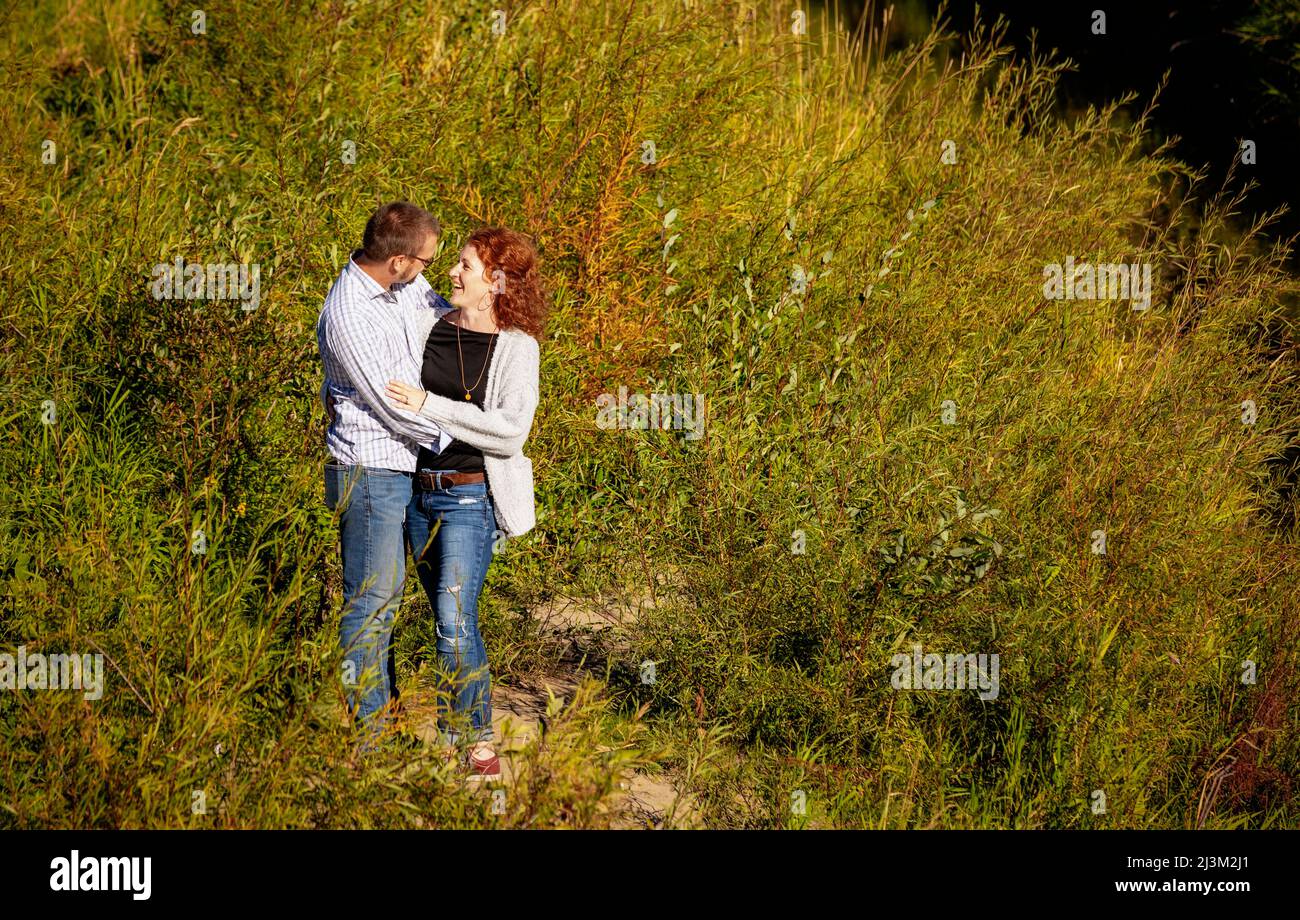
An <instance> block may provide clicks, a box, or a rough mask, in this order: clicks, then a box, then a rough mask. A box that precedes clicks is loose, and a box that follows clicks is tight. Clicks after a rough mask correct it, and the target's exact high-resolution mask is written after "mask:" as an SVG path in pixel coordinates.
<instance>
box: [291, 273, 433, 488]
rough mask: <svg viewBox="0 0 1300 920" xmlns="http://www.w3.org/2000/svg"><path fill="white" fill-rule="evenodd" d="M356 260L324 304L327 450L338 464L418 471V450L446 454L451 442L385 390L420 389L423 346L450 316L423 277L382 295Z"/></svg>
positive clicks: (320, 324)
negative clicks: (393, 386)
mask: <svg viewBox="0 0 1300 920" xmlns="http://www.w3.org/2000/svg"><path fill="white" fill-rule="evenodd" d="M359 252H360V250H357V251H356V252H353V253H352V256H351V257H349V258H348V264H347V266H346V267H344V269H343V271H342V272H340V273H339V276H338V278H337V279H336V280H335V282H334V286H333V287H332V288H330V292H329V294H328V295H327V296H326V297H325V305H324V306H323V307H322V308H321V311H320V319H319V320H317V322H316V344H317V345H318V346H319V347H320V354H321V361H322V362H323V363H324V365H325V382H324V384H323V385H322V386H321V391H320V398H321V403H322V405H324V406H325V407H326V411H327V412H328V409H329V399H330V397H331V396H333V399H334V421H333V422H332V423H331V424H330V427H329V430H328V431H327V432H326V434H325V446H326V447H327V448H329V451H330V453H331V454H333V455H334V457H335V458H336V459H337V460H338V461H339V462H340V463H359V464H361V465H362V466H367V467H377V468H381V469H389V470H404V471H407V472H410V471H414V470H415V462H416V458H417V457H419V455H420V450H419V448H420V446H421V445H423V446H424V447H427V448H429V449H430V450H432V451H433V452H434V453H441V452H442V451H443V450H444V449H445V448H446V447H447V445H448V444H450V443H451V441H452V437H451V435H449V434H447V433H446V432H445V431H443V430H442V429H441V428H439V427H438V425H437V424H436V423H435V422H433V421H432V420H430V419H429V418H428V417H426V416H423V415H421V414H419V413H418V412H410V411H407V410H406V409H399V408H397V407H396V406H395V405H394V404H393V403H392V401H391V400H389V398H388V396H387V395H385V392H384V387H385V385H386V384H387V383H388V381H389V380H401V381H403V382H405V383H409V384H411V385H412V386H416V387H421V388H422V386H423V385H422V384H421V383H420V366H421V364H422V363H423V361H424V343H425V340H426V339H427V338H428V337H429V330H430V329H432V328H433V324H434V322H435V321H436V320H437V318H438V316H439V315H440V314H441V313H442V312H445V311H446V310H450V309H452V307H451V304H449V303H447V301H446V300H444V299H443V298H442V297H441V296H440V295H438V294H437V293H436V292H435V291H434V290H433V287H432V286H431V285H430V284H429V282H428V281H426V280H425V278H424V275H416V276H415V279H414V280H412V281H408V282H406V283H405V284H394V285H393V286H392V290H391V291H385V290H384V289H383V288H382V287H381V286H380V284H379V282H378V281H376V280H375V279H374V278H371V277H370V276H369V275H367V274H366V273H365V272H364V271H362V270H361V267H360V266H359V265H357V263H356V262H355V261H354V259H353V257H355V256H356V255H357V254H358V253H359Z"/></svg>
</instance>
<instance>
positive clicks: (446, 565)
mask: <svg viewBox="0 0 1300 920" xmlns="http://www.w3.org/2000/svg"><path fill="white" fill-rule="evenodd" d="M496 536H497V524H496V516H495V514H494V511H493V507H492V496H491V495H490V494H489V493H488V489H487V483H485V482H474V483H466V484H465V485H458V486H446V487H444V488H441V489H436V490H432V491H422V490H419V489H417V490H416V491H415V493H414V494H413V495H412V496H411V503H410V505H409V506H408V507H407V509H406V538H407V540H408V541H409V544H410V550H411V557H412V558H413V559H415V571H416V574H417V575H418V576H419V578H420V583H421V584H422V585H424V590H425V593H426V594H428V596H429V605H430V606H431V607H432V608H433V613H434V616H435V617H436V618H437V620H436V624H435V625H436V630H437V636H438V662H439V664H440V665H441V667H440V669H439V670H440V671H441V672H442V675H441V679H440V682H439V686H438V693H439V697H440V698H441V699H444V700H445V699H448V698H449V699H450V700H451V702H452V706H451V712H450V713H448V712H447V711H445V710H444V709H443V708H442V707H441V706H440V712H439V715H438V728H439V730H440V732H441V734H442V737H443V740H444V741H445V742H446V743H449V744H455V743H456V742H457V741H458V740H459V739H460V736H461V735H462V734H468V735H469V736H470V737H469V740H470V742H471V743H472V742H476V741H491V740H492V738H493V733H492V689H491V679H492V675H491V672H490V670H489V669H488V661H487V652H486V650H485V649H484V648H483V638H482V637H481V636H480V635H479V631H478V596H479V592H480V591H481V590H482V589H483V579H484V578H485V577H486V576H487V570H488V565H489V564H491V562H492V555H493V552H492V549H493V543H494V540H495V538H496ZM466 719H468V725H465V724H464V722H465V720H466Z"/></svg>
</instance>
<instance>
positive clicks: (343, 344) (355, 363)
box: [325, 310, 452, 453]
mask: <svg viewBox="0 0 1300 920" xmlns="http://www.w3.org/2000/svg"><path fill="white" fill-rule="evenodd" d="M330 320H331V321H330V322H329V323H328V324H327V325H326V327H325V343H326V345H327V347H328V348H329V349H330V352H331V353H332V354H333V356H334V358H335V359H336V360H337V361H338V362H339V364H340V365H341V366H342V367H343V370H344V371H345V372H346V373H347V375H348V378H349V380H350V381H351V383H352V386H353V387H354V388H355V389H356V391H357V393H358V394H359V395H360V397H361V399H362V400H363V401H364V402H365V403H366V405H367V406H369V407H370V410H371V411H372V412H374V414H375V415H376V416H377V417H378V418H379V420H380V422H382V423H383V425H384V427H385V428H387V429H388V430H389V431H391V432H393V433H394V434H399V435H402V436H403V437H406V438H410V439H411V440H412V441H415V442H416V443H417V444H421V445H423V446H424V447H427V448H428V449H429V450H432V451H435V452H438V453H441V452H442V449H443V448H445V447H446V445H447V444H449V443H451V440H452V437H451V435H449V434H447V433H446V432H444V431H443V430H442V428H441V426H439V425H438V423H437V422H434V421H433V420H432V419H429V418H427V417H425V416H422V415H420V414H419V413H417V412H408V411H406V410H405V409H398V408H397V407H395V406H394V405H393V404H392V403H391V402H389V401H388V400H387V399H386V398H385V396H384V386H385V384H386V383H387V382H388V381H389V380H390V379H392V378H393V377H396V378H397V379H398V380H402V381H405V382H407V383H412V384H413V385H414V386H419V385H420V375H419V372H418V369H417V368H416V367H415V366H414V363H415V362H414V359H413V358H412V357H411V355H410V352H409V351H408V350H407V349H406V348H405V343H401V342H393V341H391V339H390V337H389V336H388V335H387V334H385V333H384V332H383V331H382V330H377V329H375V327H374V326H372V325H368V324H366V323H365V322H364V318H363V317H362V316H361V315H360V314H359V313H357V312H355V311H351V310H338V311H336V312H334V314H333V315H332V316H331V317H330Z"/></svg>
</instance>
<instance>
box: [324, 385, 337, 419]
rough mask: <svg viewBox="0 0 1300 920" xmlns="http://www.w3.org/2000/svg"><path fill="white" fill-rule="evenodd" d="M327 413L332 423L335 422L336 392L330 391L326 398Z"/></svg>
mask: <svg viewBox="0 0 1300 920" xmlns="http://www.w3.org/2000/svg"><path fill="white" fill-rule="evenodd" d="M325 413H326V414H327V415H328V416H329V417H330V424H331V425H333V424H334V419H335V415H336V413H335V412H334V394H333V393H330V394H329V396H328V397H326V399H325Z"/></svg>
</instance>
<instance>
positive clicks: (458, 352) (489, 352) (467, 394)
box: [453, 323, 497, 400]
mask: <svg viewBox="0 0 1300 920" xmlns="http://www.w3.org/2000/svg"><path fill="white" fill-rule="evenodd" d="M453 325H454V326H455V327H456V356H457V357H458V358H459V359H460V386H461V389H463V390H464V391H465V398H466V399H467V400H468V399H473V398H474V397H473V395H472V394H471V393H470V390H472V389H474V387H477V386H478V382H479V380H482V379H483V372H484V371H486V370H487V366H488V362H489V361H491V360H492V342H495V341H496V337H497V334H496V333H495V332H494V333H492V342H488V347H487V354H486V355H484V357H483V366H482V367H480V368H479V370H478V380H475V381H474V386H473V387H467V386H465V356H464V355H463V354H462V353H461V350H460V323H453Z"/></svg>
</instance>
